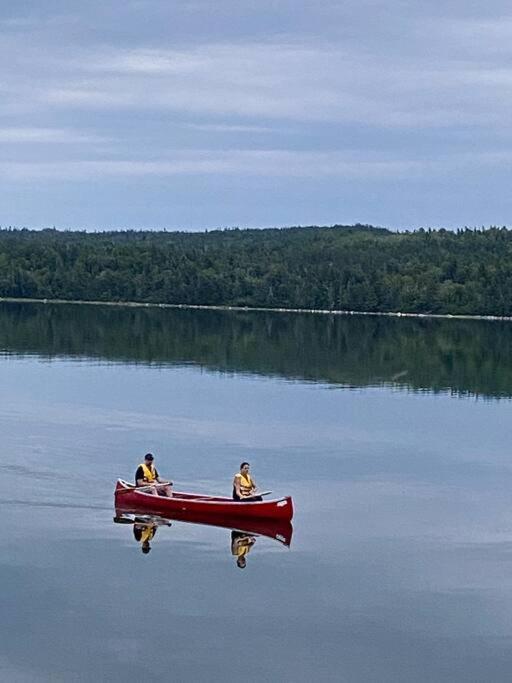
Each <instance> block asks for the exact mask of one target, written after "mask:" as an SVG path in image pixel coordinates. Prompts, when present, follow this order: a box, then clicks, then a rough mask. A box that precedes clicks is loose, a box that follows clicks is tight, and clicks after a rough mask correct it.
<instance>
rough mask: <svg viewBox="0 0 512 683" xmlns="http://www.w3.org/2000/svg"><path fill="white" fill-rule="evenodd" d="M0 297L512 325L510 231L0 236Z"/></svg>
mask: <svg viewBox="0 0 512 683" xmlns="http://www.w3.org/2000/svg"><path fill="white" fill-rule="evenodd" d="M0 296H4V297H23V298H46V299H74V300H96V301H139V302H155V303H170V304H207V305H234V306H253V307H270V308H279V307H287V308H316V309H331V310H332V309H338V310H353V311H372V312H389V311H402V312H411V313H448V314H476V315H512V232H511V231H508V230H507V229H505V228H490V229H487V230H469V229H464V230H459V231H457V232H450V231H446V230H437V231H435V230H418V231H415V232H406V233H393V232H390V231H388V230H384V229H380V228H373V227H371V226H362V225H356V226H333V227H305V228H287V229H267V230H224V231H220V230H219V231H211V232H205V233H185V232H152V231H145V232H134V231H119V232H101V233H85V232H72V231H67V232H60V231H57V230H43V231H34V230H0Z"/></svg>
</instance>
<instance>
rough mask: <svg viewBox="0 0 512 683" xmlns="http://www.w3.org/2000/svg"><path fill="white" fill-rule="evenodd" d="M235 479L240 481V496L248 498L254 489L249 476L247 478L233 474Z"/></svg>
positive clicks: (239, 474)
mask: <svg viewBox="0 0 512 683" xmlns="http://www.w3.org/2000/svg"><path fill="white" fill-rule="evenodd" d="M235 479H238V480H239V481H240V493H241V494H242V496H250V495H251V493H252V490H253V488H254V484H253V483H252V479H251V475H250V474H248V475H247V476H245V475H243V474H241V473H240V472H238V474H235Z"/></svg>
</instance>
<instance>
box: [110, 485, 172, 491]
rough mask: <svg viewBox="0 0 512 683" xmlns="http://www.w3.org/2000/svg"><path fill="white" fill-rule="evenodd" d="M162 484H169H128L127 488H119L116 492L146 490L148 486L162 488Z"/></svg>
mask: <svg viewBox="0 0 512 683" xmlns="http://www.w3.org/2000/svg"><path fill="white" fill-rule="evenodd" d="M162 486H169V484H148V485H147V486H130V488H129V489H120V490H119V491H117V493H129V492H130V493H131V492H133V491H146V490H147V489H150V488H155V489H158V488H162Z"/></svg>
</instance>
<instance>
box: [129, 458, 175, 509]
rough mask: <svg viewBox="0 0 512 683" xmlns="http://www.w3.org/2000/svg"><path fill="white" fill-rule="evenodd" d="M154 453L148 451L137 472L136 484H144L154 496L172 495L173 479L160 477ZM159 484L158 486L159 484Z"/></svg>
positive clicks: (146, 490)
mask: <svg viewBox="0 0 512 683" xmlns="http://www.w3.org/2000/svg"><path fill="white" fill-rule="evenodd" d="M153 460H154V457H153V454H152V453H146V455H145V456H144V462H142V463H141V464H140V465H139V466H138V467H137V471H136V472H135V485H136V486H143V487H144V491H145V492H146V493H151V494H152V495H154V496H158V495H160V496H168V497H169V498H170V497H171V496H172V488H171V487H172V481H165V480H164V479H160V475H159V474H158V471H157V469H156V467H155V466H154V464H153ZM157 484H158V486H157Z"/></svg>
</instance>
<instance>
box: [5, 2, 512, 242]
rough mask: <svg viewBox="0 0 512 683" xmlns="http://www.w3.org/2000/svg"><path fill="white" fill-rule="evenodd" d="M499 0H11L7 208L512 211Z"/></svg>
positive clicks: (35, 219) (200, 217)
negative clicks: (85, 0)
mask: <svg viewBox="0 0 512 683" xmlns="http://www.w3.org/2000/svg"><path fill="white" fill-rule="evenodd" d="M511 57H512V9H511V7H510V4H509V3H506V2H502V1H501V0H488V2H486V3H483V2H481V0H478V2H476V1H474V0H444V1H443V2H432V1H430V2H429V1H428V0H423V1H421V0H410V1H408V0H391V1H390V0H387V1H386V2H381V1H380V0H322V1H321V2H318V1H317V0H315V1H310V0H87V2H83V0H81V1H80V2H79V1H78V0H17V1H16V2H2V3H0V208H1V211H0V224H2V225H3V226H5V225H16V226H29V227H45V226H52V225H55V226H56V227H59V228H64V227H70V228H87V229H103V228H116V227H133V228H142V227H146V228H151V227H154V228H164V227H165V228H168V229H174V228H181V229H201V228H213V227H231V226H237V225H238V226H241V227H242V226H243V227H260V226H274V225H308V224H333V223H353V222H363V223H373V224H376V225H385V226H388V227H393V228H408V227H410V228H414V227H419V226H445V227H458V226H464V225H469V226H480V225H490V224H499V225H503V224H512V219H511V218H510V216H511V213H512V193H511V192H510V191H509V187H510V181H511V176H512V173H511V166H512V60H511Z"/></svg>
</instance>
